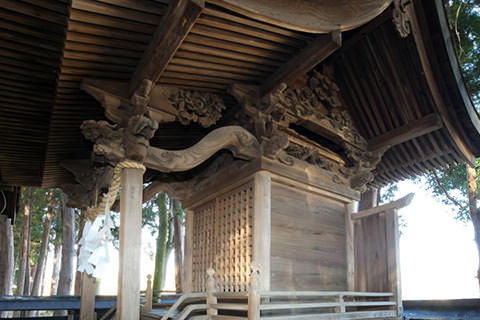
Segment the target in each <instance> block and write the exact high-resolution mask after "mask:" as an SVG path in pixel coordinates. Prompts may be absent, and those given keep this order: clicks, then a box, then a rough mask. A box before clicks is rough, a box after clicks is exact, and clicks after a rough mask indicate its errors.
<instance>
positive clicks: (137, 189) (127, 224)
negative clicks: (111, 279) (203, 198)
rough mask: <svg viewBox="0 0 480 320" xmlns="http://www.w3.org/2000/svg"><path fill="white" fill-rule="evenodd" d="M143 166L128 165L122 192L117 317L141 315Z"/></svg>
mask: <svg viewBox="0 0 480 320" xmlns="http://www.w3.org/2000/svg"><path fill="white" fill-rule="evenodd" d="M142 192H143V170H141V169H133V168H126V169H124V170H123V173H122V192H121V196H120V266H119V273H118V297H117V319H118V320H132V319H139V318H140V253H141V251H140V250H141V242H142Z"/></svg>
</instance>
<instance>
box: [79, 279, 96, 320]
mask: <svg viewBox="0 0 480 320" xmlns="http://www.w3.org/2000/svg"><path fill="white" fill-rule="evenodd" d="M95 286H96V279H95V278H94V277H92V276H90V275H88V274H87V273H86V272H83V273H82V289H81V290H82V291H81V296H80V320H90V319H95Z"/></svg>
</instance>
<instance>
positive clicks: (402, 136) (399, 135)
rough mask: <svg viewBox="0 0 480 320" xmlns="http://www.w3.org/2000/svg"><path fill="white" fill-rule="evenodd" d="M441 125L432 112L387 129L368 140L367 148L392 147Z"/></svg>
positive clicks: (438, 118)
mask: <svg viewBox="0 0 480 320" xmlns="http://www.w3.org/2000/svg"><path fill="white" fill-rule="evenodd" d="M442 127H443V124H442V120H441V119H440V117H439V116H438V115H437V114H435V113H432V114H430V115H428V116H425V117H423V118H420V119H417V120H414V121H411V122H409V123H408V124H406V125H404V126H402V127H399V128H396V129H393V130H391V131H388V132H387V133H385V134H383V135H380V136H377V137H375V138H373V139H371V140H370V141H368V148H369V150H371V151H375V150H379V149H383V148H386V147H393V146H395V145H397V144H400V143H403V142H406V141H409V140H412V139H415V138H417V137H420V136H423V135H425V134H427V133H430V132H432V131H435V130H438V129H440V128H442Z"/></svg>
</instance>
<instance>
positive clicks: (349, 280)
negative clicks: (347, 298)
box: [345, 202, 355, 291]
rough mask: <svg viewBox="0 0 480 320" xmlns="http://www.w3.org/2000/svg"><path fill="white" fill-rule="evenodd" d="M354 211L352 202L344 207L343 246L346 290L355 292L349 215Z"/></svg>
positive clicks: (353, 258) (352, 230)
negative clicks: (345, 258) (344, 250)
mask: <svg viewBox="0 0 480 320" xmlns="http://www.w3.org/2000/svg"><path fill="white" fill-rule="evenodd" d="M353 210H354V204H353V202H350V203H347V204H346V205H345V246H346V254H347V290H348V291H355V247H354V245H355V243H354V239H355V237H354V234H353V232H354V227H353V221H352V217H351V214H352V213H353Z"/></svg>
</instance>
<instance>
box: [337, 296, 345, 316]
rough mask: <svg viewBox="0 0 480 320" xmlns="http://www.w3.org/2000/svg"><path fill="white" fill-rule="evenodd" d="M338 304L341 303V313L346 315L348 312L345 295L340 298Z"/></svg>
mask: <svg viewBox="0 0 480 320" xmlns="http://www.w3.org/2000/svg"><path fill="white" fill-rule="evenodd" d="M338 302H339V303H340V307H339V308H338V309H339V312H340V313H345V312H346V311H347V310H346V308H345V297H344V295H343V294H341V295H339V296H338Z"/></svg>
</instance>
